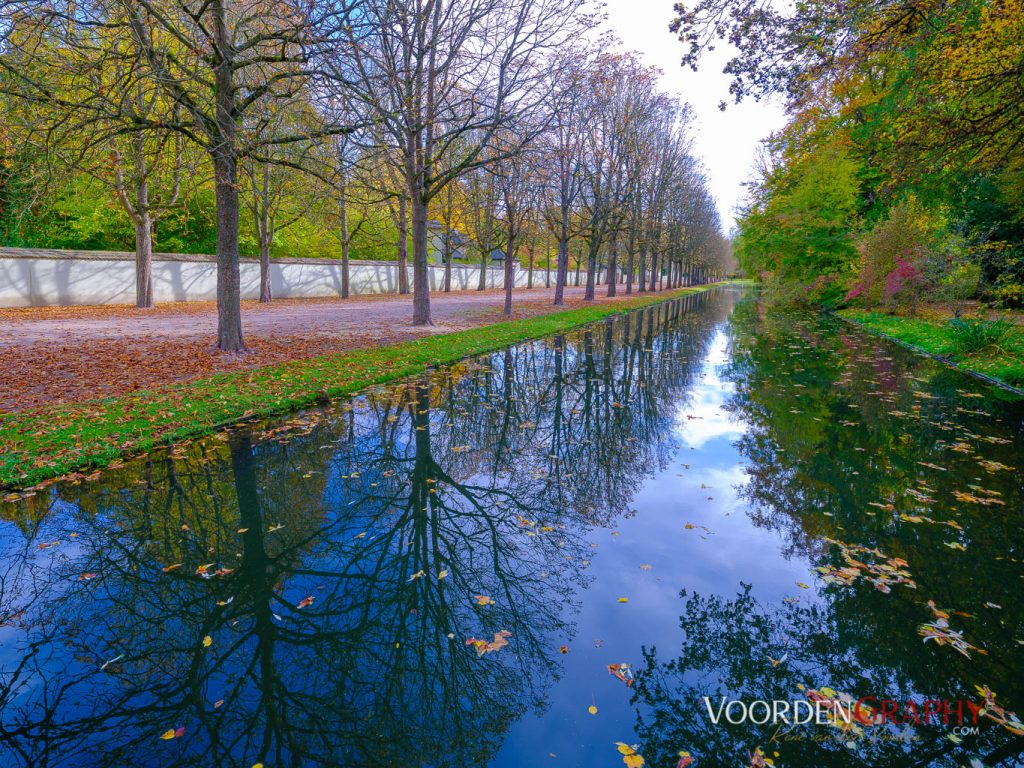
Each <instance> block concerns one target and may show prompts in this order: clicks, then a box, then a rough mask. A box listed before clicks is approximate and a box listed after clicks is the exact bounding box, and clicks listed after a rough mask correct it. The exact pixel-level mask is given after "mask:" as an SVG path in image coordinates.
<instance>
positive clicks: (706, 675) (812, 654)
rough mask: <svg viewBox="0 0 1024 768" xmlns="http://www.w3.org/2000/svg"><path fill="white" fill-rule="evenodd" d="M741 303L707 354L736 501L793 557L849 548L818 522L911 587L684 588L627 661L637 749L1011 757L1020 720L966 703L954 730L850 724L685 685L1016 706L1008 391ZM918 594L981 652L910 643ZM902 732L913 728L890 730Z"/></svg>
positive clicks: (1014, 507)
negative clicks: (740, 704) (727, 421)
mask: <svg viewBox="0 0 1024 768" xmlns="http://www.w3.org/2000/svg"><path fill="white" fill-rule="evenodd" d="M759 309H760V307H759V306H758V305H757V304H756V303H748V304H744V305H741V306H739V307H737V310H736V312H735V313H734V315H733V317H732V319H731V323H730V330H731V336H732V338H731V343H732V347H733V353H732V357H731V362H730V365H729V370H728V371H727V373H726V375H727V377H728V378H729V379H730V380H731V381H732V382H733V383H734V384H735V386H736V393H735V395H734V396H733V397H732V398H731V401H730V403H729V404H728V406H727V407H728V408H729V409H730V410H731V411H732V413H733V415H734V416H735V417H736V418H738V419H739V420H741V421H742V422H743V423H744V424H745V425H746V427H747V428H746V432H745V433H744V435H743V437H742V438H741V439H740V441H739V443H738V449H739V452H740V454H741V455H742V456H743V457H744V459H745V460H746V462H747V463H746V473H747V475H748V478H749V481H748V482H747V483H746V484H745V485H744V486H743V488H742V497H743V499H744V501H745V502H746V503H747V506H746V513H747V514H748V516H749V517H750V519H751V520H752V521H753V522H754V523H755V525H757V526H759V527H763V528H766V529H769V530H772V531H775V532H777V533H778V534H779V536H780V538H781V540H782V544H783V547H784V550H785V552H786V553H787V555H788V556H790V557H793V558H797V559H801V560H803V559H806V560H808V561H809V563H810V565H811V566H812V567H817V568H822V569H828V568H842V567H845V566H847V565H848V562H846V561H845V560H844V558H843V557H842V548H841V547H839V546H838V545H835V544H833V543H830V540H831V541H833V542H834V541H841V542H844V543H846V544H848V545H854V546H860V547H866V548H868V549H872V550H878V551H880V552H882V553H884V555H885V557H898V558H902V559H903V560H905V561H906V562H907V563H908V566H907V568H908V569H909V571H910V573H911V574H912V576H913V580H914V582H915V583H916V589H910V588H908V587H906V586H905V585H898V586H892V587H891V592H888V593H886V592H883V591H880V590H879V589H877V588H876V587H875V586H873V585H872V584H871V583H868V582H867V581H866V580H864V579H857V580H856V581H855V583H854V584H851V585H844V584H841V583H831V584H826V585H823V586H821V588H820V590H819V591H818V594H817V595H808V593H807V592H801V590H799V589H793V590H791V592H792V593H793V594H792V596H791V597H789V598H786V599H788V600H789V601H790V602H782V601H780V600H775V601H773V602H765V601H764V600H760V599H758V598H757V597H755V593H754V592H753V591H752V588H751V586H750V585H745V586H743V587H742V588H741V589H740V591H739V594H738V595H736V596H729V595H728V594H727V591H726V590H725V589H723V593H722V594H718V595H699V594H693V593H691V592H687V591H686V590H684V591H683V594H682V597H683V600H684V602H683V612H682V616H681V617H680V627H681V629H682V649H681V651H680V652H679V653H678V655H676V651H675V649H671V648H664V647H663V648H658V649H654V648H649V649H647V650H646V651H645V669H644V670H642V671H641V672H640V673H638V680H639V683H638V685H637V692H636V703H637V704H638V705H639V727H638V731H639V735H640V736H641V738H642V741H643V743H644V747H645V752H644V756H645V757H646V758H647V760H648V762H649V763H650V764H669V760H670V758H671V756H672V755H674V754H675V753H676V751H677V750H678V749H679V748H680V745H684V746H685V745H692V746H691V747H690V748H691V749H692V751H693V753H694V755H696V756H698V758H699V759H700V760H701V763H700V764H701V765H705V764H710V765H732V764H738V763H740V762H742V761H744V760H745V755H746V754H747V752H748V751H751V750H753V749H755V748H756V747H757V746H758V745H760V746H762V747H763V748H764V749H765V751H766V753H767V754H768V755H769V756H771V754H772V752H773V751H778V753H779V755H780V757H779V759H778V763H779V764H780V765H787V766H789V765H797V766H836V767H842V766H864V765H870V766H878V767H879V768H889V767H892V768H910V767H911V766H960V765H967V764H972V763H970V760H971V759H972V758H973V759H976V760H979V761H980V762H979V763H976V764H977V765H987V766H995V765H1024V758H1022V757H1021V756H1022V755H1024V736H1021V735H1018V734H1015V733H1013V732H1012V731H1011V730H1008V729H1004V728H1002V727H1001V726H999V725H998V724H996V723H993V722H991V721H989V720H986V719H984V718H983V719H982V721H981V729H980V731H981V732H980V734H979V735H977V736H971V735H967V736H964V737H963V739H962V741H958V740H957V739H955V738H953V739H951V738H950V734H951V727H949V726H946V725H933V726H932V727H925V726H921V727H915V726H914V725H913V724H909V725H908V727H907V728H905V729H895V731H894V730H893V729H889V730H888V731H886V732H885V733H884V734H883V735H880V734H882V729H878V730H876V731H872V732H870V733H866V735H865V738H853V739H850V738H849V737H848V736H845V735H843V734H841V733H839V732H838V731H837V730H836V729H834V728H822V727H815V726H811V727H804V728H797V729H795V730H794V731H793V732H792V733H791V734H789V736H788V737H787V735H786V731H787V729H786V728H783V729H782V730H781V731H779V732H776V729H775V728H774V727H770V726H757V725H752V724H747V725H726V724H724V723H723V724H722V725H719V726H714V725H712V723H711V721H710V719H709V717H708V714H707V712H706V709H705V707H704V705H703V703H702V701H701V697H703V696H709V697H711V699H712V700H713V701H714V702H718V701H719V700H720V698H721V697H722V696H725V697H726V698H727V699H741V700H745V701H748V702H750V701H753V700H757V699H763V700H768V701H771V700H774V699H780V700H785V701H790V700H793V699H800V698H806V693H805V692H804V690H803V689H801V688H800V686H804V687H805V688H815V689H816V688H820V687H822V686H828V687H831V688H833V689H835V690H836V691H840V692H844V693H847V694H849V695H851V696H852V697H853V698H854V699H856V698H859V697H860V696H874V697H876V698H877V699H884V698H889V699H893V700H895V701H898V702H906V701H907V700H908V699H913V700H915V701H916V702H917V703H918V704H922V703H923V702H924V701H925V700H926V699H933V700H947V701H950V700H957V699H963V698H969V699H971V700H972V701H975V702H977V701H979V700H980V699H979V696H978V694H977V692H976V689H975V686H976V685H981V686H985V685H987V686H990V687H991V688H992V689H993V690H995V691H996V692H997V694H998V698H997V701H998V703H999V704H1001V705H1002V706H1003V707H1005V708H1006V709H1008V710H1015V711H1016V712H1018V713H1021V712H1024V678H1022V677H1021V675H1020V670H1021V668H1022V666H1024V665H1022V662H1024V652H1022V651H1024V648H1022V646H1024V640H1022V638H1024V602H1022V601H1021V599H1020V595H1021V571H1020V567H1021V560H1020V552H1021V551H1022V550H1024V534H1022V530H1021V526H1020V519H1019V515H1020V512H1021V510H1022V509H1024V488H1022V487H1021V482H1020V478H1021V475H1020V473H1019V471H1017V470H1015V469H1013V467H1014V466H1019V465H1020V448H1019V446H1020V440H1021V432H1020V430H1021V425H1022V424H1024V419H1022V418H1021V407H1020V404H1017V405H1013V404H1006V403H1003V402H1001V398H1000V394H999V393H998V392H995V391H993V390H991V389H988V390H984V396H980V395H979V392H978V391H977V390H978V389H979V388H978V387H976V386H972V385H971V384H970V382H969V380H968V379H966V377H963V376H962V375H960V374H956V373H953V372H950V371H949V370H948V369H945V368H942V367H941V366H932V365H927V366H923V365H922V363H921V361H920V359H918V358H915V357H914V356H912V355H910V354H909V353H905V352H903V351H901V350H893V349H892V348H889V347H883V346H882V345H881V343H880V342H878V341H877V340H876V339H872V338H870V337H867V336H865V335H863V334H855V333H848V332H847V331H846V329H844V328H841V327H840V328H837V327H836V326H835V325H833V324H831V323H830V322H828V321H822V320H819V319H809V318H806V317H786V316H782V317H779V316H773V315H771V314H763V313H761V312H759ZM923 374H924V375H923ZM980 497H985V498H987V499H996V500H997V501H996V502H992V501H989V503H988V504H984V503H981V502H978V501H972V500H971V498H974V499H977V498H980ZM951 543H952V544H956V543H962V546H963V547H964V549H959V548H957V547H956V546H950V544H951ZM755 555H756V553H755ZM860 559H862V560H876V561H882V560H883V559H884V558H879V557H876V556H873V555H871V554H867V553H865V554H863V555H862V556H861V558H860ZM929 600H932V601H934V603H935V604H937V605H938V606H939V607H940V608H944V609H948V610H950V611H955V612H958V613H954V614H953V616H952V622H953V624H954V626H955V627H957V628H960V629H962V630H963V631H964V632H965V634H966V636H967V637H968V638H969V641H970V642H971V643H972V644H974V645H976V646H977V647H978V648H981V649H983V651H984V653H981V652H973V653H971V654H970V658H966V657H965V656H963V655H960V654H958V653H957V652H956V651H955V650H953V649H952V648H951V647H950V646H939V645H938V644H937V643H934V642H933V643H928V644H927V645H925V644H923V643H922V637H921V635H920V634H919V627H920V626H921V625H922V624H923V623H925V622H928V621H931V620H932V618H933V614H932V612H931V611H930V610H929V608H928V606H927V602H928V601H929ZM783 657H785V658H784V660H783V662H782V663H775V662H777V661H778V660H779V659H782V658H783ZM773 659H774V660H775V661H774V662H773ZM901 732H902V733H903V734H904V735H905V736H909V737H911V738H912V739H913V740H912V741H906V740H901V739H899V738H893V736H894V735H896V734H898V733H901ZM773 736H775V739H774V740H773ZM816 737H817V738H816ZM821 737H824V738H823V740H822V739H821ZM847 742H849V744H847ZM972 765H974V764H972Z"/></svg>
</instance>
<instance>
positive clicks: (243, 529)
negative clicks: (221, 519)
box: [238, 528, 249, 533]
mask: <svg viewBox="0 0 1024 768" xmlns="http://www.w3.org/2000/svg"><path fill="white" fill-rule="evenodd" d="M238 532H239V533H248V532H249V529H248V528H239V529H238Z"/></svg>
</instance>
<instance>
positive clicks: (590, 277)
mask: <svg viewBox="0 0 1024 768" xmlns="http://www.w3.org/2000/svg"><path fill="white" fill-rule="evenodd" d="M578 266H579V265H578V264H577V268H578ZM596 281H597V244H596V243H595V242H594V241H593V240H591V241H590V247H589V248H588V249H587V288H586V290H585V291H584V292H583V300H584V301H593V300H594V285H595V283H596Z"/></svg>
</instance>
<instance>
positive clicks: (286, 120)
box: [0, 0, 729, 351]
mask: <svg viewBox="0 0 1024 768" xmlns="http://www.w3.org/2000/svg"><path fill="white" fill-rule="evenodd" d="M0 10H2V15H0V42H2V46H3V47H2V49H0V92H2V95H3V99H2V106H0V109H2V110H3V111H4V112H5V115H4V116H5V118H6V119H5V120H4V121H3V124H4V129H3V130H4V131H6V135H5V136H4V137H2V138H3V139H4V142H0V146H3V147H5V148H6V152H4V161H5V162H4V163H3V165H0V185H2V187H0V206H2V207H3V210H0V217H2V219H3V221H4V222H5V223H6V226H5V230H6V231H5V235H4V236H5V239H7V240H8V241H17V240H18V236H19V233H20V232H22V231H24V228H25V221H26V220H29V221H31V220H33V219H35V217H34V216H33V217H26V216H25V215H24V214H25V213H26V212H32V211H33V210H36V211H38V210H39V209H40V208H45V206H46V204H47V200H48V196H51V193H52V192H53V190H54V189H55V188H62V189H64V190H68V189H71V190H72V196H73V197H75V198H76V199H78V200H81V199H83V198H85V199H90V200H91V201H92V202H93V205H92V206H91V207H92V209H93V210H96V209H100V208H104V207H109V205H110V203H111V202H112V201H113V202H115V203H116V204H117V205H118V206H119V208H120V209H121V210H122V211H123V212H124V214H125V215H126V219H127V220H130V221H131V224H132V229H133V235H134V237H133V239H134V242H135V250H136V255H137V264H138V269H137V274H138V280H137V304H138V305H139V306H140V307H148V306H152V303H153V294H152V276H151V266H150V265H151V259H152V253H153V249H154V238H155V236H157V234H158V232H159V233H162V232H164V231H167V232H172V233H174V234H175V236H176V237H177V239H173V238H172V239H173V242H175V243H182V242H185V243H186V246H185V247H184V248H183V249H185V250H192V249H191V248H188V247H187V241H188V240H189V239H190V238H189V237H188V231H189V227H190V226H191V227H192V228H193V229H196V228H197V226H196V223H195V219H196V218H198V219H200V220H201V219H202V216H203V213H202V208H203V207H204V206H203V202H204V201H205V202H206V203H207V206H206V207H207V208H210V207H212V208H213V209H214V210H215V220H214V221H212V222H208V223H207V224H208V228H209V229H210V230H211V231H212V232H213V233H214V234H215V237H214V238H213V239H214V240H215V249H216V255H217V268H218V291H217V293H218V317H219V329H218V344H217V346H218V347H219V348H220V349H221V350H225V351H240V350H244V349H245V342H244V339H243V334H242V327H241V314H240V304H239V301H240V286H239V283H240V277H239V254H240V252H241V251H242V245H243V243H242V240H241V235H240V233H245V235H246V236H247V237H248V238H249V242H250V243H251V244H252V247H253V249H254V250H255V251H257V252H258V253H259V256H260V262H261V267H262V269H261V273H262V281H261V283H262V284H261V299H262V300H264V301H269V300H270V298H271V284H270V279H269V276H270V256H271V253H272V251H273V249H274V247H275V244H276V243H277V244H279V243H280V242H281V233H282V232H283V231H284V230H286V229H288V228H295V229H296V230H299V231H303V232H305V233H306V235H307V236H308V237H310V238H313V239H320V238H322V237H323V236H324V234H325V233H329V237H330V238H332V240H333V245H332V246H331V248H330V250H331V253H330V255H332V256H335V257H337V258H340V259H341V261H342V265H343V273H344V278H343V284H342V287H341V293H342V296H343V297H345V296H347V295H348V293H349V290H350V287H349V281H348V262H349V259H350V258H352V257H358V256H360V255H370V256H376V257H379V256H381V255H382V254H381V252H380V250H381V249H380V248H379V247H378V248H376V249H375V250H374V251H373V252H371V253H369V254H366V250H368V249H366V248H365V247H363V248H360V246H361V245H362V246H365V245H366V243H367V242H368V240H367V238H368V237H369V238H371V239H372V238H373V237H377V238H378V240H379V239H380V237H381V234H382V233H384V235H385V237H384V239H387V240H390V246H388V250H390V251H391V253H390V254H389V255H392V257H393V258H394V259H395V260H396V261H397V263H398V268H399V269H398V273H399V278H400V284H399V288H400V291H401V292H403V293H406V292H408V291H409V288H410V286H409V285H408V277H407V265H408V262H409V261H410V260H411V265H412V286H411V288H412V293H413V322H414V323H416V324H429V323H430V290H429V280H428V263H429V254H428V243H429V227H430V226H431V222H432V221H436V222H439V223H440V225H441V226H440V231H441V232H442V233H443V239H444V247H443V249H442V250H444V251H445V255H446V256H448V255H449V254H450V251H451V250H452V248H451V247H450V246H451V241H452V239H453V236H454V233H456V232H459V233H466V234H467V235H468V236H469V237H470V238H471V240H472V242H473V243H474V245H475V247H476V251H477V252H478V253H479V254H480V257H481V259H482V262H483V264H484V265H486V264H487V263H488V261H489V259H490V255H491V253H492V252H493V251H494V249H501V251H502V252H503V253H504V255H505V259H504V262H505V270H506V281H505V284H506V302H505V304H506V312H511V300H512V295H511V286H512V282H513V281H512V279H511V277H512V274H513V271H514V269H515V267H516V264H517V263H519V262H521V261H525V262H526V263H527V264H528V267H529V269H530V270H531V273H532V270H533V267H534V264H535V263H539V262H540V254H541V253H543V258H544V262H545V263H546V264H547V265H548V266H550V265H551V259H552V255H554V257H555V271H556V273H557V277H556V299H555V302H556V303H558V304H560V303H562V300H563V291H564V286H565V284H566V281H567V274H568V271H569V269H570V261H571V256H572V255H573V254H574V253H575V260H574V261H575V266H576V270H577V272H578V271H579V270H580V268H581V262H582V266H584V267H585V268H586V296H587V298H588V299H591V298H593V297H594V296H595V292H596V282H597V277H598V276H599V275H601V274H606V275H607V276H608V278H607V284H608V293H609V294H610V295H614V294H615V293H616V291H617V290H618V287H617V286H618V284H619V282H620V281H621V282H623V283H624V284H625V288H624V289H625V291H626V292H627V293H628V292H632V291H633V290H634V287H636V289H637V290H641V291H643V290H653V289H655V288H656V287H660V286H662V285H664V284H667V285H677V284H680V283H681V282H683V281H684V280H690V281H692V280H695V279H700V278H701V276H702V275H705V274H708V273H709V272H710V271H716V272H721V271H724V269H725V268H726V266H727V263H728V259H729V248H728V244H727V242H726V241H725V239H724V238H723V237H722V235H721V233H720V227H719V221H718V216H717V213H716V210H715V207H714V204H713V200H712V199H711V196H710V194H709V193H708V190H707V187H706V183H705V179H704V176H703V173H702V171H701V169H700V167H699V164H698V163H697V161H696V160H695V158H694V156H693V154H692V152H691V148H690V141H689V129H688V125H689V113H688V110H687V109H686V108H684V107H682V106H681V105H680V104H679V103H677V102H676V101H675V100H674V99H672V98H670V97H669V96H667V95H666V94H664V93H662V92H661V91H659V89H658V87H657V83H656V73H655V71H653V70H651V69H650V68H647V67H644V66H643V65H642V64H641V63H640V62H639V61H638V59H637V58H636V57H635V56H632V55H623V54H613V53H610V52H609V51H610V41H608V40H603V39H601V40H597V41H596V42H589V43H587V42H583V41H587V40H594V35H593V34H592V33H593V31H594V29H595V26H596V24H597V23H598V21H599V18H598V17H597V16H595V15H594V14H592V13H591V12H590V11H589V10H588V8H587V6H586V5H585V4H584V3H582V2H579V1H578V0H516V2H511V3H509V2H502V1H501V0H453V1H452V2H445V1H444V0H417V1H416V2H411V3H394V2H391V1H390V0H284V1H283V2H273V3H271V2H266V0H218V1H216V2H214V1H212V0H211V1H210V2H200V1H199V0H75V1H74V2H72V1H71V0H58V1H57V2H45V3H44V2H39V0H0ZM211 189H212V203H213V205H212V206H209V205H208V204H209V202H210V197H211ZM83 192H85V193H86V194H83ZM197 201H198V203H199V204H198V205H197ZM197 209H198V210H197ZM198 228H201V226H200V227H198ZM199 240H200V241H201V240H202V238H199ZM445 262H446V264H447V272H446V276H445V283H444V284H445V287H446V289H449V288H450V285H451V280H450V270H451V258H450V257H448V258H445ZM531 284H532V279H531ZM482 287H483V278H481V288H482Z"/></svg>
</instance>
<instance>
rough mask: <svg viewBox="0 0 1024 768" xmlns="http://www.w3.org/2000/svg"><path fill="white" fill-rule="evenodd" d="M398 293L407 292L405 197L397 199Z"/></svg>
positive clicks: (407, 229)
mask: <svg viewBox="0 0 1024 768" xmlns="http://www.w3.org/2000/svg"><path fill="white" fill-rule="evenodd" d="M414 237H415V235H414ZM413 247H414V248H415V244H414V245H413ZM398 292H399V293H408V292H409V214H408V211H407V210H406V203H405V195H403V196H402V197H400V198H398Z"/></svg>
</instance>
